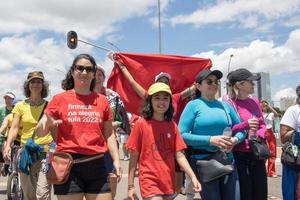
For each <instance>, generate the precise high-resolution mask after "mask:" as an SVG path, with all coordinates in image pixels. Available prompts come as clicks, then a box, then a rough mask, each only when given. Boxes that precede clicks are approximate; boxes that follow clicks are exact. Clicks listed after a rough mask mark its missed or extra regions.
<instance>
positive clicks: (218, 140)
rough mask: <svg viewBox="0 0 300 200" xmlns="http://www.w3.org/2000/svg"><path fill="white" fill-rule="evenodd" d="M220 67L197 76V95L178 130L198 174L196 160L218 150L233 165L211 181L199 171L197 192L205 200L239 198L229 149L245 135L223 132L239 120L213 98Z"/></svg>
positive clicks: (217, 88) (232, 112)
mask: <svg viewBox="0 0 300 200" xmlns="http://www.w3.org/2000/svg"><path fill="white" fill-rule="evenodd" d="M222 76H223V74H222V72H220V71H219V70H214V71H210V70H203V71H201V72H200V73H199V74H198V75H197V77H196V88H197V90H196V98H195V99H194V100H192V101H190V102H189V103H188V104H187V105H186V107H185V108H184V110H183V112H182V115H181V117H180V120H179V131H180V132H181V134H182V137H183V139H184V141H185V143H186V144H187V145H188V158H189V159H190V163H191V166H192V167H193V169H194V171H195V172H196V173H197V166H196V162H197V160H203V159H204V160H206V159H208V157H209V156H211V155H212V154H214V153H215V152H217V151H219V150H223V151H225V152H227V158H228V162H230V163H231V164H232V165H233V172H232V173H231V174H229V175H225V176H222V177H220V178H217V179H214V180H212V181H209V182H207V181H204V179H203V177H202V176H201V175H199V173H197V174H198V179H199V181H200V183H201V185H202V191H201V192H200V195H201V198H202V199H204V200H221V199H222V200H239V199H240V191H239V182H238V174H237V170H236V168H235V164H234V162H233V155H232V153H231V149H232V148H233V146H234V145H235V144H237V143H239V142H241V141H243V139H244V137H245V133H243V132H237V133H236V134H235V135H233V137H231V136H229V135H228V136H227V135H223V132H224V130H228V129H229V130H230V128H231V127H232V126H233V125H234V124H238V123H240V121H239V118H238V116H237V114H236V113H235V111H234V110H233V108H232V107H231V106H230V105H229V104H228V103H226V102H221V101H218V100H216V98H215V96H216V94H217V92H218V90H219V84H220V79H221V78H222Z"/></svg>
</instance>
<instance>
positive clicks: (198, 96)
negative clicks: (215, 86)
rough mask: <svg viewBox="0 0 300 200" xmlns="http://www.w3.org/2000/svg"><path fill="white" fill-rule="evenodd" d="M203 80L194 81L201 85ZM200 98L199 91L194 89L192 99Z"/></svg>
mask: <svg viewBox="0 0 300 200" xmlns="http://www.w3.org/2000/svg"><path fill="white" fill-rule="evenodd" d="M202 81H203V80H201V81H196V84H197V83H198V84H201V83H202ZM200 97H201V92H200V91H199V89H198V88H197V87H196V91H195V95H194V99H198V98H200Z"/></svg>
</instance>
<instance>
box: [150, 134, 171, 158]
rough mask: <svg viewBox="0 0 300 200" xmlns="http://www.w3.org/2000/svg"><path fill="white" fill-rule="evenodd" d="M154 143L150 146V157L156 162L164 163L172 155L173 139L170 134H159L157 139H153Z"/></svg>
mask: <svg viewBox="0 0 300 200" xmlns="http://www.w3.org/2000/svg"><path fill="white" fill-rule="evenodd" d="M154 140H155V143H153V144H152V145H151V152H152V157H153V159H154V160H157V161H164V160H167V159H169V158H171V157H172V154H174V152H173V151H174V147H173V146H174V139H173V137H172V135H171V133H161V134H160V135H159V137H157V138H154Z"/></svg>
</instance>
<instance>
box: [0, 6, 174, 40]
mask: <svg viewBox="0 0 300 200" xmlns="http://www.w3.org/2000/svg"><path fill="white" fill-rule="evenodd" d="M162 2H163V3H162V5H163V7H166V6H167V4H168V2H169V0H164V1H162ZM156 6H157V1H153V0H143V1H140V0H126V1H123V0H101V1H98V0H89V1H82V0H64V1H60V0H52V1H40V0H31V1H28V0H24V1H19V0H10V1H0V8H1V13H0V24H1V26H0V32H1V33H2V34H3V33H18V32H19V33H22V32H31V31H36V30H47V31H54V32H57V33H63V34H65V33H66V32H67V31H69V30H80V36H82V37H83V39H84V38H91V39H95V38H97V37H99V36H102V35H103V34H105V33H111V32H113V31H114V30H115V28H116V27H115V26H116V24H117V23H118V22H121V21H125V20H126V19H128V18H130V17H133V16H143V15H147V14H149V9H150V8H152V7H156Z"/></svg>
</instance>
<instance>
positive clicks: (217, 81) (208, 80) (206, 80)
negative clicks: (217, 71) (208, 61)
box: [205, 79, 220, 85]
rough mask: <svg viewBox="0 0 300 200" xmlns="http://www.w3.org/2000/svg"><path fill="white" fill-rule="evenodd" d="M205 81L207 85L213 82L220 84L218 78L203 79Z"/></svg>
mask: <svg viewBox="0 0 300 200" xmlns="http://www.w3.org/2000/svg"><path fill="white" fill-rule="evenodd" d="M205 82H206V84H207V85H212V84H213V83H214V84H215V85H219V84H220V80H218V79H217V80H211V79H205Z"/></svg>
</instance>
